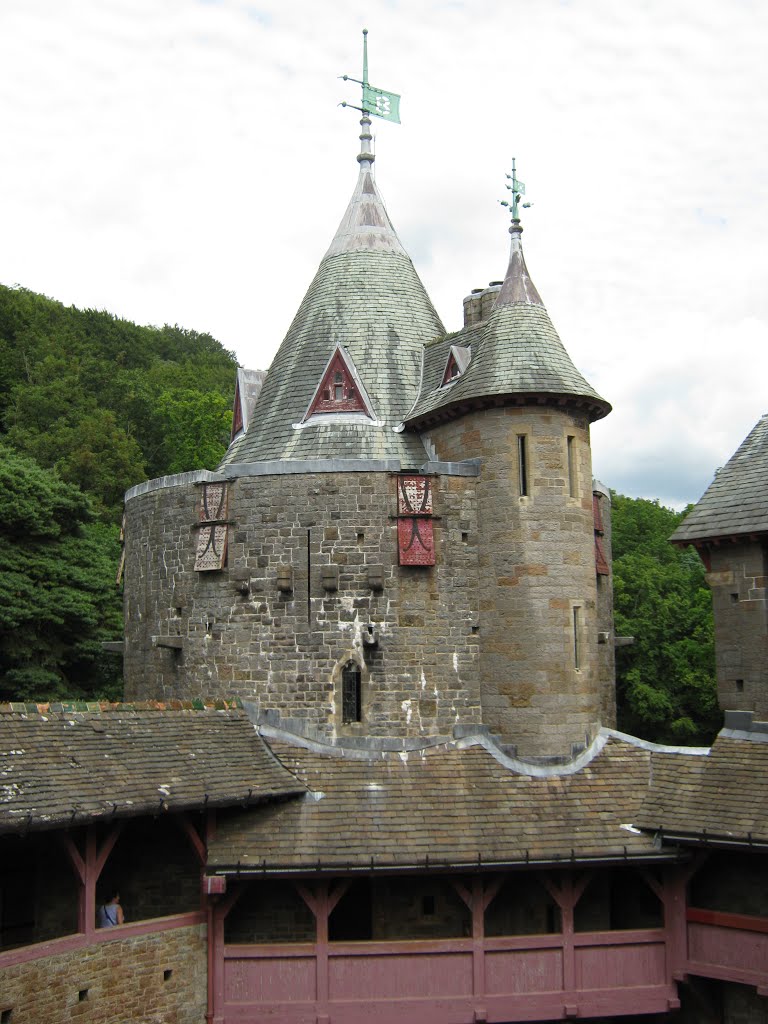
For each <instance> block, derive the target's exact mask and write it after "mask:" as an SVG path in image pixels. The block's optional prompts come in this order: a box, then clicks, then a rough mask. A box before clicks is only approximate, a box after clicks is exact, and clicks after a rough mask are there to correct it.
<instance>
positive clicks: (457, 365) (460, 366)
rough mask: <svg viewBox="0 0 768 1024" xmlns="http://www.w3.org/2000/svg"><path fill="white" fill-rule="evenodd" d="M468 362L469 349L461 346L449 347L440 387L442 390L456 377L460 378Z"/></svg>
mask: <svg viewBox="0 0 768 1024" xmlns="http://www.w3.org/2000/svg"><path fill="white" fill-rule="evenodd" d="M469 360H470V351H469V348H467V347H465V346H463V345H451V351H450V352H449V353H448V361H447V362H446V364H445V371H444V372H443V381H442V384H441V385H440V386H441V387H443V388H444V387H445V386H446V384H451V383H452V382H453V381H455V380H456V378H457V377H460V376H461V375H462V373H464V371H465V370H466V368H467V366H468V365H469Z"/></svg>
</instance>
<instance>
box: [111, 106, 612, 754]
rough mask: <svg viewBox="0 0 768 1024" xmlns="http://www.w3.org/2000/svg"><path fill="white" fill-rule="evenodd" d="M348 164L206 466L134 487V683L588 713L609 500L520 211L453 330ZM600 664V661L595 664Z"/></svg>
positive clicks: (128, 666) (554, 721)
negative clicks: (223, 450) (335, 212)
mask: <svg viewBox="0 0 768 1024" xmlns="http://www.w3.org/2000/svg"><path fill="white" fill-rule="evenodd" d="M361 125H362V133H361V135H360V140H361V151H360V153H359V155H358V158H357V159H358V162H359V173H358V179H357V183H356V186H355V189H354V191H353V194H352V198H351V200H350V203H349V205H348V208H347V210H346V213H345V214H344V217H343V218H342V221H341V224H340V226H339V229H338V231H337V232H336V235H335V237H334V238H333V241H332V242H331V245H330V247H329V249H328V251H327V253H326V254H325V256H324V258H323V260H322V261H321V263H320V266H319V268H318V271H317V273H316V275H315V278H314V280H313V281H312V283H311V285H310V287H309V289H308V291H307V293H306V295H305V297H304V299H303V301H302V303H301V305H300V307H299V310H298V312H297V314H296V316H295V318H294V321H293V323H292V324H291V326H290V328H289V330H288V333H287V334H286V337H285V339H284V341H283V343H282V345H281V346H280V348H279V350H278V353H277V355H276V356H275V359H274V361H273V363H272V366H271V367H270V369H269V371H268V373H267V376H266V379H265V380H264V382H263V384H262V386H261V390H260V392H259V394H258V397H257V398H256V401H255V404H254V406H253V409H252V411H251V412H250V415H249V416H248V423H247V429H244V431H243V432H242V433H240V434H239V436H237V437H236V439H235V440H234V441H233V443H232V445H231V447H230V450H229V451H228V453H227V455H226V458H225V459H224V461H223V463H222V465H221V466H220V467H219V470H218V471H217V472H216V473H209V472H197V473H188V474H181V475H179V476H175V477H169V478H164V479H161V480H155V481H149V482H148V483H146V484H143V485H140V486H139V487H136V488H133V489H132V490H131V491H130V492H129V493H128V495H127V500H126V584H125V594H126V600H125V607H126V649H125V676H126V695H127V697H129V698H140V697H148V696H153V697H166V698H194V697H199V696H201V695H205V696H209V697H210V696H220V697H225V696H226V697H232V696H239V697H242V698H244V699H247V700H249V701H252V702H253V703H254V704H255V705H256V706H257V708H258V710H259V713H260V714H262V715H263V716H266V717H267V718H268V719H269V720H271V721H275V720H277V719H280V720H281V721H283V722H286V724H288V723H289V724H290V727H291V728H294V729H298V730H300V731H302V732H304V733H306V734H307V735H310V736H314V737H316V738H319V739H322V740H326V741H336V740H339V739H342V738H343V739H344V741H345V742H347V743H349V742H355V741H356V740H360V742H362V741H363V738H364V737H366V736H379V737H389V738H390V739H391V741H392V742H393V743H395V744H400V745H404V746H406V747H407V746H408V745H410V744H413V743H418V742H423V739H424V738H425V737H429V738H432V739H435V740H439V739H440V738H441V737H443V738H447V737H450V736H451V735H455V734H456V732H457V730H459V731H461V730H462V729H465V728H466V729H470V728H471V729H472V730H474V731H477V728H478V727H480V726H483V725H484V726H486V727H488V728H489V729H490V730H491V731H492V732H493V733H496V734H498V735H499V737H500V738H501V740H502V741H503V742H504V743H507V744H509V745H512V746H516V747H517V748H518V750H519V752H520V753H522V754H541V755H569V754H570V753H571V752H572V749H573V748H574V747H579V746H581V745H583V744H584V743H585V742H586V741H587V740H588V739H589V738H590V737H591V736H592V735H593V734H594V732H595V730H596V728H597V727H598V725H599V721H600V710H599V705H600V691H601V685H602V687H603V689H605V688H606V685H607V682H611V681H612V680H610V681H606V679H601V678H600V675H601V673H600V670H599V668H598V656H597V632H598V629H597V618H596V582H595V540H594V529H595V523H594V520H593V515H592V479H591V467H590V456H589V423H590V421H591V420H592V419H595V418H597V417H598V416H602V415H605V413H606V412H607V411H608V409H609V406H608V405H607V403H605V402H604V401H603V399H601V398H600V397H599V396H598V395H597V394H596V393H595V392H594V391H593V390H592V388H590V386H589V385H588V384H587V383H586V381H584V379H583V378H582V377H581V376H580V375H579V374H578V372H577V371H576V370H575V368H574V367H573V365H572V363H571V361H570V359H569V358H568V356H567V354H566V352H565V350H564V349H563V346H562V344H561V343H560V341H559V339H558V337H557V334H556V333H555V331H554V328H553V327H552V324H551V323H550V321H549V317H548V316H547V313H546V311H545V309H544V307H543V305H542V303H541V299H540V298H539V296H538V293H537V292H536V289H535V288H534V287H533V285H532V283H531V281H530V278H529V276H528V273H527V270H526V268H525V263H524V260H523V256H522V250H521V247H520V232H521V228H520V225H519V222H518V221H515V222H513V227H512V255H511V259H510V264H509V270H508V272H507V276H506V278H505V280H504V282H503V283H501V284H498V285H494V286H493V287H492V288H491V289H489V290H488V291H486V292H484V293H482V294H480V295H478V296H473V297H470V299H469V300H468V301H467V303H466V304H465V306H466V313H467V317H466V319H467V322H466V325H465V327H464V329H463V330H462V331H461V332H460V333H459V335H457V336H452V337H446V335H445V331H444V328H443V326H442V324H441V322H440V319H439V318H438V316H437V314H436V312H435V310H434V308H433V306H432V303H431V302H430V300H429V298H428V296H427V294H426V292H425V290H424V287H423V285H422V283H421V281H420V280H419V278H418V275H417V273H416V271H415V269H414V267H413V264H412V263H411V260H410V259H409V257H408V255H407V254H406V253H405V251H404V249H403V247H402V245H401V243H400V240H399V239H398V237H397V234H396V232H395V230H394V228H393V226H392V223H391V221H390V218H389V215H388V213H387V210H386V208H385V206H384V203H383V201H382V199H381V196H380V194H379V192H378V188H377V185H376V182H375V179H374V176H373V159H374V158H373V154H372V152H371V146H370V142H371V135H370V120H369V118H368V117H367V116H366V115H364V116H363V119H362V121H361ZM602 674H603V676H605V674H606V673H605V670H603V673H602Z"/></svg>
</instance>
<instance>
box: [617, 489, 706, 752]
mask: <svg viewBox="0 0 768 1024" xmlns="http://www.w3.org/2000/svg"><path fill="white" fill-rule="evenodd" d="M684 517H685V513H679V512H675V511H674V510H673V509H669V508H665V507H664V506H663V505H660V504H659V503H658V501H649V500H647V499H645V498H627V497H625V496H624V495H620V494H614V495H613V496H612V531H613V536H612V541H613V573H614V577H613V580H614V612H615V626H616V633H617V635H624V636H633V637H634V638H635V643H634V644H633V645H632V646H631V647H624V648H619V649H618V651H617V656H616V683H617V702H618V721H619V728H620V729H623V730H624V731H626V732H630V733H633V734H634V735H638V736H642V737H645V738H646V739H650V740H656V741H658V742H667V743H709V742H711V740H712V738H713V737H714V734H715V733H716V732H717V729H718V727H719V725H720V713H719V710H718V706H717V691H716V683H715V655H714V626H713V618H712V599H711V595H710V592H709V588H708V587H707V584H706V581H705V578H704V567H703V565H702V564H701V561H700V560H699V557H698V555H697V554H696V552H695V551H694V550H693V549H692V548H688V549H686V550H684V551H680V550H678V549H676V548H674V547H673V546H672V545H671V544H670V543H669V537H670V535H671V534H672V532H673V531H674V529H675V528H676V527H677V525H678V524H679V523H680V522H682V520H683V518H684Z"/></svg>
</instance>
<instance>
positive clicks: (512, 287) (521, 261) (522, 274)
mask: <svg viewBox="0 0 768 1024" xmlns="http://www.w3.org/2000/svg"><path fill="white" fill-rule="evenodd" d="M509 233H510V235H511V236H512V239H511V244H510V252H509V264H508V266H507V273H506V275H505V277H504V281H503V282H502V285H501V289H500V290H499V294H498V295H497V296H496V300H495V302H494V306H495V307H498V306H509V305H512V304H513V303H517V302H522V303H525V304H526V305H529V306H542V307H543V306H544V303H543V302H542V301H541V296H540V295H539V293H538V291H537V290H536V285H535V284H534V283H533V281H532V280H531V276H530V274H529V273H528V268H527V267H526V265H525V256H524V255H523V244H522V240H521V238H520V236H521V235H522V233H523V228H522V225H521V224H520V221H519V220H513V221H512V225H511V226H510V229H509Z"/></svg>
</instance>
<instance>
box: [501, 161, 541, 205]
mask: <svg viewBox="0 0 768 1024" xmlns="http://www.w3.org/2000/svg"><path fill="white" fill-rule="evenodd" d="M507 180H508V181H511V182H512V184H511V185H506V186H505V187H506V188H508V189H509V191H510V192H511V193H512V202H511V203H510V202H507V200H506V199H500V200H499V202H500V203H501V205H502V206H506V207H507V208H508V209H509V211H510V213H511V214H512V220H520V211H519V209H518V205H519V203H520V200H521V199H522V197H523V196H524V195H525V182H524V181H520V180H519V178H518V177H517V171H516V170H515V158H514V157H512V173H511V174H508V175H507ZM522 206H523V209H524V210H527V209H528V208H529V207H531V206H533V203H523V204H522Z"/></svg>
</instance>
